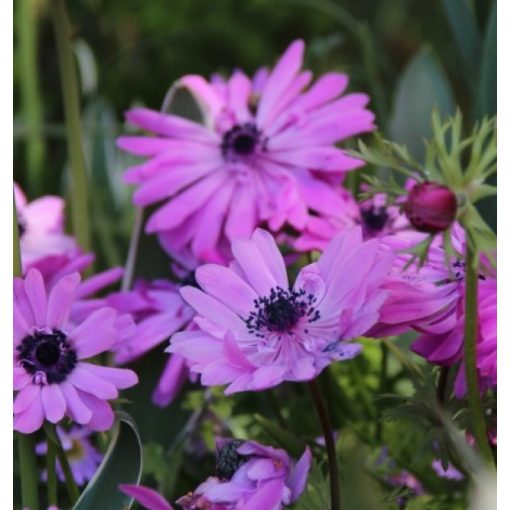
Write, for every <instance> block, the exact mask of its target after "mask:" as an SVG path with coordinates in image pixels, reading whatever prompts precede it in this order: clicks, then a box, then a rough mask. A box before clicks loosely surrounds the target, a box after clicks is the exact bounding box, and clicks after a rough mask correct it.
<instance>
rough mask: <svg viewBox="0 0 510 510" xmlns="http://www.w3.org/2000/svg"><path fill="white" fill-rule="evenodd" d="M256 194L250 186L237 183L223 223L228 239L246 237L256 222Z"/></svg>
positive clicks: (249, 234) (251, 231) (250, 233)
mask: <svg viewBox="0 0 510 510" xmlns="http://www.w3.org/2000/svg"><path fill="white" fill-rule="evenodd" d="M257 220H258V217H257V195H256V192H255V190H254V189H253V188H252V186H250V185H247V184H244V183H243V184H238V185H237V187H236V189H235V191H234V194H233V196H232V201H231V203H230V211H229V213H228V218H227V222H226V224H225V235H226V236H227V237H228V239H229V240H230V241H233V240H235V239H248V238H249V237H250V236H251V235H252V233H253V229H254V228H255V226H256V224H257Z"/></svg>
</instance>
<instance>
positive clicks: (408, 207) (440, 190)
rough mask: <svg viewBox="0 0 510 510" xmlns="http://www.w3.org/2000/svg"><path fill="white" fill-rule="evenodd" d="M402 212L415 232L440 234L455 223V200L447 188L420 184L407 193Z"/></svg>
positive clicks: (429, 183) (430, 183) (440, 185)
mask: <svg viewBox="0 0 510 510" xmlns="http://www.w3.org/2000/svg"><path fill="white" fill-rule="evenodd" d="M404 212H405V214H406V216H407V219H408V220H409V222H410V223H411V225H412V226H413V227H414V228H415V229H416V230H419V231H420V232H428V233H430V234H434V233H436V232H442V231H444V230H446V229H447V228H448V227H449V226H450V225H451V224H452V223H453V222H454V221H455V216H456V214H457V198H456V197H455V193H454V192H453V191H452V190H451V189H450V188H448V187H447V186H443V185H442V184H437V183H435V182H421V183H419V184H416V185H415V186H414V188H412V189H411V191H410V192H409V195H408V197H407V202H406V204H405V206H404Z"/></svg>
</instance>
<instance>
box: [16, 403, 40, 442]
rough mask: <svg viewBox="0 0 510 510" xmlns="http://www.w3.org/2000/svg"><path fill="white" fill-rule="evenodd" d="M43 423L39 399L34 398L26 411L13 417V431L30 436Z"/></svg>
mask: <svg viewBox="0 0 510 510" xmlns="http://www.w3.org/2000/svg"><path fill="white" fill-rule="evenodd" d="M43 421H44V411H43V407H42V404H41V399H39V398H36V399H34V401H33V402H32V404H31V405H30V406H29V407H28V408H27V409H25V410H24V411H23V412H22V413H19V414H17V415H16V416H15V417H14V430H17V431H18V432H23V434H31V433H32V432H35V431H36V430H38V429H40V428H41V426H42V424H43Z"/></svg>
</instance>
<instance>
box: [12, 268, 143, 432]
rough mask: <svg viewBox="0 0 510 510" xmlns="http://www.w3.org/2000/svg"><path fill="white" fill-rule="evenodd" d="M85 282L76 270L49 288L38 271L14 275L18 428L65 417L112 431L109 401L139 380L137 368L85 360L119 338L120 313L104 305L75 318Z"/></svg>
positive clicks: (36, 426)
mask: <svg viewBox="0 0 510 510" xmlns="http://www.w3.org/2000/svg"><path fill="white" fill-rule="evenodd" d="M79 283H80V275H79V274H78V273H72V274H70V275H67V276H64V277H63V278H62V279H61V280H59V281H58V282H57V283H56V284H55V285H54V286H53V288H52V289H51V290H49V292H48V291H47V289H46V287H45V285H44V281H43V278H42V275H41V273H40V272H39V271H38V270H37V269H30V270H29V271H28V273H27V276H26V277H25V278H24V279H21V278H15V279H14V390H16V391H17V392H18V393H17V395H16V399H15V401H14V429H15V430H18V431H20V432H23V433H31V432H34V431H35V430H38V429H39V428H40V427H41V426H42V424H43V422H44V420H45V419H47V420H48V421H50V422H51V423H58V422H59V421H60V420H61V419H62V418H63V417H64V416H68V417H69V418H70V419H71V420H73V421H74V422H76V423H78V424H80V425H87V426H88V427H89V428H91V429H92V430H108V429H109V428H110V427H111V426H112V423H113V420H114V414H113V411H112V409H111V407H110V405H109V404H108V402H107V401H108V400H111V399H115V398H117V397H118V395H119V392H118V390H119V389H124V388H129V387H130V386H133V385H134V384H136V383H137V381H138V378H137V376H136V374H135V373H134V372H133V371H131V370H126V369H120V368H110V367H104V366H101V365H98V364H95V363H91V362H87V361H85V360H87V359H88V358H92V357H94V356H97V355H98V354H101V353H102V352H105V351H107V350H109V349H110V348H111V347H112V345H114V344H115V343H116V341H118V336H119V328H118V322H119V317H118V314H117V313H116V311H115V310H114V309H113V308H109V307H103V308H100V309H98V310H96V311H95V312H93V313H91V314H90V315H89V316H88V317H87V319H85V320H84V321H83V322H81V323H79V324H72V323H71V322H69V315H70V312H71V308H72V306H73V302H74V300H75V295H76V291H77V288H78V286H79ZM121 323H122V326H123V327H125V326H126V320H125V319H124V320H122V321H121Z"/></svg>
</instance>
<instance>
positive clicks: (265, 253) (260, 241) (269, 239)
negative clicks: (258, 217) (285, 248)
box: [251, 228, 289, 289]
mask: <svg viewBox="0 0 510 510" xmlns="http://www.w3.org/2000/svg"><path fill="white" fill-rule="evenodd" d="M251 239H252V241H253V242H254V243H255V245H256V246H257V249H258V251H259V252H260V254H261V256H262V258H263V259H264V261H265V263H266V266H267V268H268V269H269V271H270V272H271V274H272V275H273V277H274V279H275V280H276V283H277V285H279V286H280V287H282V288H283V289H286V288H287V287H288V286H289V282H288V279H287V268H286V267H285V262H284V260H283V257H282V254H281V252H280V250H279V249H278V246H277V244H276V241H275V240H274V237H273V236H272V235H271V234H270V233H269V232H267V231H266V230H262V229H261V228H257V229H256V230H255V232H254V233H253V235H252V238H251Z"/></svg>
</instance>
